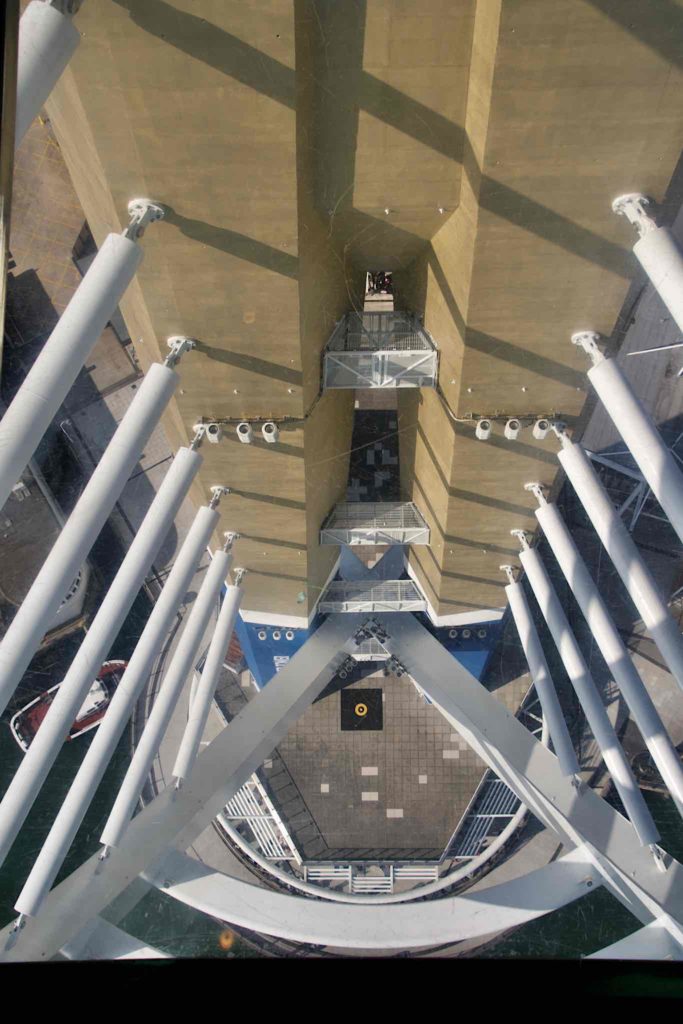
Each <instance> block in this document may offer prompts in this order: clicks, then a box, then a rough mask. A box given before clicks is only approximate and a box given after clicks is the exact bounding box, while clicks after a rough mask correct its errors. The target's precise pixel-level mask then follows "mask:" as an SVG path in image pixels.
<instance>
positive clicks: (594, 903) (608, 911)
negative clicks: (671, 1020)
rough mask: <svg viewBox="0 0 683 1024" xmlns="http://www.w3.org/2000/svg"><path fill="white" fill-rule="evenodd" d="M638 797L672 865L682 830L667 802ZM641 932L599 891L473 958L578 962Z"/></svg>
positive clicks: (681, 850)
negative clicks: (657, 831) (578, 958)
mask: <svg viewBox="0 0 683 1024" xmlns="http://www.w3.org/2000/svg"><path fill="white" fill-rule="evenodd" d="M644 796H645V800H646V802H647V804H648V806H649V807H650V810H651V812H652V817H653V818H654V820H655V822H656V824H657V827H658V829H659V831H660V834H661V837H662V842H661V845H662V847H663V848H664V849H665V850H666V851H667V852H668V853H670V854H671V855H672V856H673V857H675V858H676V860H681V859H683V827H682V826H681V819H680V817H679V815H678V812H677V811H676V807H675V805H674V803H673V801H672V800H671V799H670V798H669V797H663V796H658V795H656V794H654V793H645V794H644ZM641 927H642V924H641V922H640V921H639V920H638V919H637V918H636V917H634V916H633V915H632V914H631V913H630V912H629V911H628V910H626V908H625V907H623V906H622V905H621V903H619V901H618V900H616V899H615V898H614V897H613V896H611V895H610V894H609V893H608V892H607V890H606V889H603V888H600V889H596V890H595V892H594V893H591V894H589V895H588V896H583V897H582V898H581V899H579V900H576V901H575V902H574V903H570V904H569V905H568V906H566V907H562V908H561V909H560V910H557V911H555V913H554V914H549V915H547V916H546V917H541V918H539V919H538V920H537V921H532V922H530V923H529V924H527V925H524V926H523V927H522V928H519V929H518V930H517V931H516V932H514V933H513V934H512V935H510V936H509V937H508V938H507V939H503V940H502V941H501V942H498V943H496V944H495V945H494V946H492V947H490V948H489V949H487V950H484V951H483V952H481V953H479V954H478V956H479V957H482V958H490V957H496V958H505V957H510V958H512V957H543V958H561V959H567V958H574V957H581V956H586V955H587V954H588V953H595V952H596V951H597V950H598V949H602V948H603V947H605V946H609V945H611V943H613V942H617V941H618V940H619V939H623V938H625V937H626V936H627V935H630V934H631V933H632V932H635V931H637V930H638V929H639V928H641Z"/></svg>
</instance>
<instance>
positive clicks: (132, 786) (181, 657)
mask: <svg viewBox="0 0 683 1024" xmlns="http://www.w3.org/2000/svg"><path fill="white" fill-rule="evenodd" d="M230 562H231V557H230V555H229V554H228V552H226V551H218V552H216V554H215V555H214V557H213V559H212V561H211V565H210V566H209V568H208V570H207V572H206V576H205V577H204V580H203V582H202V585H201V588H200V590H199V594H198V595H197V599H196V601H195V603H194V607H193V608H192V611H191V612H190V616H189V618H188V621H187V623H186V625H185V629H184V630H183V634H182V636H181V638H180V640H179V642H178V646H177V647H176V649H175V652H174V655H173V658H172V659H171V664H170V665H169V667H168V670H167V671H166V674H165V676H164V680H163V682H162V684H161V688H160V690H159V694H158V696H157V698H156V700H155V702H154V707H153V708H152V712H151V714H150V716H149V718H148V720H147V723H146V724H145V728H144V730H143V733H142V736H141V737H140V742H139V743H138V745H137V748H136V750H135V754H134V755H133V759H132V761H131V763H130V766H129V768H128V771H127V772H126V776H125V778H124V780H123V782H122V783H121V788H120V789H119V792H118V796H117V797H116V801H115V803H114V806H113V808H112V810H111V814H110V815H109V818H108V819H107V823H106V825H105V827H104V831H103V833H102V837H101V840H100V841H101V842H102V843H103V844H104V845H105V846H106V847H110V846H118V845H119V843H120V842H121V839H122V838H123V836H124V833H125V831H126V829H127V828H128V824H129V822H130V819H131V817H132V815H133V812H134V810H135V806H136V804H137V802H138V799H139V798H140V794H141V792H142V790H143V787H144V785H145V780H146V778H147V776H148V775H149V772H150V769H151V767H152V762H153V761H154V758H155V757H156V754H157V751H158V750H159V746H160V744H161V741H162V739H163V736H164V733H165V732H166V729H167V728H168V723H169V721H170V719H171V715H172V714H173V709H174V708H175V706H176V704H177V702H178V698H179V697H180V694H181V691H182V689H183V686H184V685H185V682H186V681H187V677H188V675H189V674H190V672H191V671H192V669H193V668H194V664H195V661H196V659H197V657H198V654H199V646H200V644H201V642H202V639H203V637H204V633H205V632H206V628H207V626H208V623H209V619H210V617H211V612H212V610H213V608H214V607H215V604H216V601H217V600H218V595H219V593H220V589H221V587H222V586H223V583H224V581H225V577H226V575H227V573H228V569H229V568H230Z"/></svg>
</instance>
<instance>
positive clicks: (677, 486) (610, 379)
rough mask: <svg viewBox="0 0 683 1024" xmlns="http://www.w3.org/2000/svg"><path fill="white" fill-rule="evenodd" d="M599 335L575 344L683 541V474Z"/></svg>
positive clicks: (586, 334)
mask: <svg viewBox="0 0 683 1024" xmlns="http://www.w3.org/2000/svg"><path fill="white" fill-rule="evenodd" d="M681 290H682V291H683V279H682V281H681ZM599 338H600V335H599V334H596V333H595V332H594V331H581V332H579V333H578V334H574V335H572V341H573V343H574V344H575V345H580V346H581V348H583V349H585V351H586V352H587V353H588V355H589V356H590V358H591V360H592V362H593V366H592V367H591V369H590V370H589V371H588V378H589V380H590V382H591V384H592V385H593V387H594V388H595V390H596V391H597V393H598V395H599V397H600V401H601V402H602V404H603V405H604V406H605V409H606V410H607V412H608V413H609V416H610V418H611V419H612V422H613V423H614V425H615V427H616V428H617V430H618V431H619V433H620V434H621V436H622V437H623V439H624V441H625V442H626V445H627V447H628V448H629V449H630V451H631V454H632V455H633V458H634V459H635V460H636V462H637V464H638V466H639V467H640V470H641V472H642V474H643V476H644V477H645V479H646V480H647V482H648V484H649V485H650V487H651V488H652V491H653V493H654V495H655V496H656V498H657V501H658V502H659V504H660V505H661V506H662V508H663V509H664V511H665V512H666V514H667V516H668V517H669V521H670V522H671V525H672V526H673V528H674V530H675V531H676V533H677V534H678V536H679V538H680V540H681V541H682V542H683V473H681V470H680V467H679V466H678V465H677V464H676V460H675V459H674V457H673V455H672V454H671V452H670V451H669V449H668V448H667V446H666V445H665V443H664V440H663V439H662V436H661V434H660V433H659V431H658V430H657V427H656V426H655V424H654V423H653V421H652V418H651V417H650V415H649V413H648V412H647V411H646V409H645V408H644V407H643V405H642V403H641V401H640V399H639V398H638V396H637V395H636V394H635V393H634V391H633V388H632V387H631V385H630V384H629V382H628V380H627V379H626V377H625V376H624V372H623V370H622V369H621V367H620V366H619V364H618V363H617V362H616V360H614V359H605V357H604V355H603V354H602V352H601V351H600V349H599V348H598V345H597V342H598V340H599Z"/></svg>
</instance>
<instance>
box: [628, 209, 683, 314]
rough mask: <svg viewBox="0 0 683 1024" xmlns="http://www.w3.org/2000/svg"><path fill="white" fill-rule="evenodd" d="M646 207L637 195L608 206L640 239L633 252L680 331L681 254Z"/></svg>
mask: <svg viewBox="0 0 683 1024" xmlns="http://www.w3.org/2000/svg"><path fill="white" fill-rule="evenodd" d="M649 207H651V203H650V200H649V199H648V198H647V196H643V195H640V194H638V193H634V194H631V195H625V196H619V198H618V199H615V200H614V202H613V203H612V209H613V210H614V212H615V213H620V214H623V216H625V217H627V218H628V220H630V221H631V223H632V224H633V225H634V226H635V227H636V228H637V230H638V234H639V236H640V237H639V239H638V241H637V242H636V244H635V245H634V246H633V252H634V253H635V256H636V258H637V259H638V262H639V263H640V265H641V266H642V268H643V270H644V271H645V273H646V274H647V276H648V277H649V278H650V280H651V281H652V284H653V285H654V287H655V288H656V290H657V292H658V293H659V296H660V298H661V300H662V302H663V303H664V305H665V306H666V307H667V309H668V310H669V312H670V313H671V315H672V316H673V318H674V320H675V321H676V323H677V324H678V329H679V330H680V331H683V253H681V250H680V249H679V247H678V244H677V242H676V239H675V238H674V237H673V235H672V234H671V232H670V231H669V229H668V228H658V227H657V225H656V223H655V221H654V220H653V219H652V217H651V216H650V215H649V212H648V208H649Z"/></svg>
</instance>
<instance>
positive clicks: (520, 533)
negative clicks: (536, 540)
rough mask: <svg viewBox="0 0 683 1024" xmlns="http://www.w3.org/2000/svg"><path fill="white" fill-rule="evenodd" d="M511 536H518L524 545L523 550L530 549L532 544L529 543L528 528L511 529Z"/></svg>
mask: <svg viewBox="0 0 683 1024" xmlns="http://www.w3.org/2000/svg"><path fill="white" fill-rule="evenodd" d="M510 536H512V537H516V538H517V540H518V541H519V543H520V544H521V546H522V551H528V550H529V548H530V547H531V545H530V544H529V537H530V536H531V534H530V533H527V532H526V530H510Z"/></svg>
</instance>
